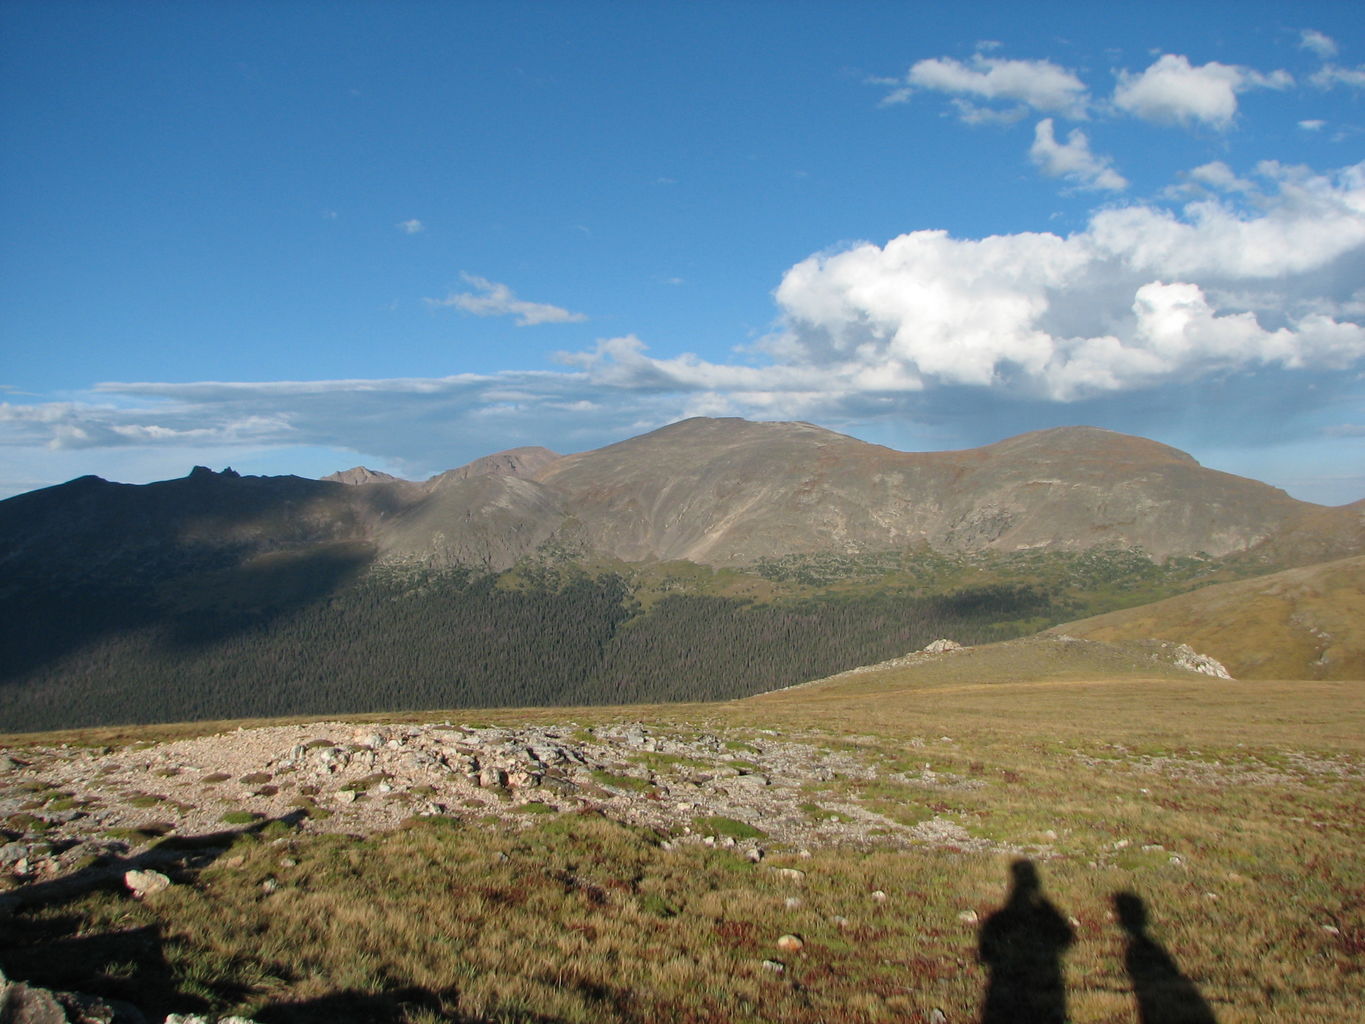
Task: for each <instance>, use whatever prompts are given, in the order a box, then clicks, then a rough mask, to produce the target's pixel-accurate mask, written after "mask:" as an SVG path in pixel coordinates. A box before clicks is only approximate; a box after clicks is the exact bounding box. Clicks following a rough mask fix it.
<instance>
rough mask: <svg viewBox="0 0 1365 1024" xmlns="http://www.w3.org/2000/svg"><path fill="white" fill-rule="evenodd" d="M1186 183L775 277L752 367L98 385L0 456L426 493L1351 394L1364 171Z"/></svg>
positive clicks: (491, 299) (652, 363) (912, 240)
mask: <svg viewBox="0 0 1365 1024" xmlns="http://www.w3.org/2000/svg"><path fill="white" fill-rule="evenodd" d="M1188 177H1189V178H1190V180H1191V181H1192V182H1194V183H1196V184H1197V186H1198V193H1197V198H1195V199H1193V200H1191V201H1189V202H1187V203H1185V204H1184V205H1183V206H1178V207H1175V208H1169V207H1163V206H1158V205H1154V204H1151V203H1138V202H1134V203H1129V204H1127V205H1123V206H1117V207H1112V208H1107V209H1102V210H1100V211H1098V212H1096V213H1094V214H1092V216H1091V217H1090V219H1089V222H1088V223H1087V224H1086V226H1085V228H1084V229H1083V230H1080V231H1077V232H1076V233H1074V234H1071V235H1067V236H1062V235H1057V234H1051V233H1045V232H1021V233H1016V234H1009V235H993V236H989V237H985V238H955V237H952V236H951V235H949V234H948V233H946V232H944V231H915V232H911V233H908V234H904V235H900V236H898V237H896V238H893V239H891V240H890V241H887V242H885V243H884V244H874V243H871V242H865V243H860V244H856V245H852V246H849V247H846V248H843V249H840V250H838V251H832V252H825V253H819V254H815V255H812V256H810V257H808V258H806V259H804V260H802V261H800V262H799V263H797V264H796V265H795V266H793V267H791V268H790V269H788V270H787V271H786V273H785V274H783V275H782V278H781V281H780V283H779V284H778V286H777V288H776V290H775V292H774V298H775V301H776V308H777V316H776V319H775V322H774V325H773V328H772V330H771V331H770V333H769V334H768V335H767V336H766V337H764V338H763V339H762V340H761V342H760V343H759V344H758V346H757V355H758V356H760V357H761V358H760V359H758V360H757V361H755V362H752V363H749V364H746V363H741V362H738V361H729V362H711V361H708V360H704V359H701V358H699V357H696V356H693V355H688V354H684V355H679V356H674V357H669V358H659V357H655V356H652V355H650V354H649V352H648V349H647V348H646V345H645V344H644V342H642V341H641V340H640V339H639V338H637V337H635V336H633V335H627V336H624V337H616V338H609V339H605V340H602V341H600V342H598V343H597V344H596V345H595V346H594V347H593V348H592V349H590V350H587V351H578V352H567V353H561V354H560V355H559V356H558V361H559V362H560V363H561V364H562V367H561V368H560V369H547V370H539V371H509V372H504V373H496V374H458V375H454V376H446V377H438V378H403V379H388V380H332V381H296V382H290V381H276V382H265V383H249V382H200V383H188V384H173V383H162V382H140V383H106V384H101V385H98V386H97V387H96V388H95V389H94V391H93V392H91V393H89V394H87V395H84V396H81V398H80V400H76V401H63V402H49V403H40V404H28V405H25V404H0V445H7V446H11V447H14V448H30V449H32V448H35V447H37V446H42V447H44V448H46V449H47V450H48V451H51V452H71V451H79V450H81V449H90V448H104V449H110V448H125V449H128V448H148V447H165V448H185V447H199V448H210V447H212V448H215V450H216V449H221V448H222V447H224V446H227V447H232V446H238V447H250V446H257V447H259V446H262V445H276V446H301V445H303V446H306V445H313V446H327V447H330V448H343V449H350V450H353V451H356V452H363V453H370V454H372V455H379V456H384V457H387V458H390V459H391V460H394V463H395V464H399V465H401V464H406V465H408V466H411V467H413V468H414V470H415V471H418V472H419V474H420V472H435V471H438V470H440V469H445V468H449V466H451V465H455V464H458V462H459V461H463V458H461V457H460V456H461V455H467V457H473V456H474V455H477V454H483V452H482V451H476V452H473V453H472V454H471V453H469V452H468V450H467V446H468V445H469V444H470V443H471V442H470V439H471V438H474V439H477V440H478V442H479V443H480V444H481V445H486V444H487V440H486V439H488V438H497V439H499V443H500V444H502V445H503V446H510V445H513V444H522V443H545V442H546V441H547V439H548V440H551V441H552V443H554V444H555V445H556V446H557V447H560V448H562V449H563V450H574V449H576V448H581V447H591V446H594V445H596V444H600V443H605V441H607V440H611V439H617V438H620V437H623V436H627V435H629V434H632V433H637V432H640V431H642V430H647V429H651V428H653V427H656V426H660V425H662V424H663V423H667V422H670V421H672V420H674V419H677V418H679V417H680V416H685V415H701V414H705V415H716V414H727V415H730V414H738V415H747V416H752V417H757V418H765V419H801V418H804V419H819V420H821V421H822V422H826V423H832V424H838V423H840V422H853V421H861V422H867V421H868V420H869V419H870V418H871V419H875V418H877V417H883V418H885V417H895V418H899V419H900V420H903V421H918V422H921V423H922V422H926V421H932V420H933V419H934V418H935V417H938V418H940V419H942V418H950V417H952V416H953V415H954V413H953V408H954V407H970V408H971V409H972V410H973V413H972V414H973V417H974V418H976V419H977V420H979V421H980V422H982V423H990V422H991V417H992V415H994V414H993V413H992V410H993V409H994V410H996V411H999V410H1001V409H1005V408H1006V407H1009V406H1011V405H1013V406H1014V407H1016V408H1019V407H1026V406H1029V405H1030V404H1032V405H1033V406H1035V407H1036V406H1038V405H1040V404H1041V405H1052V406H1055V405H1056V404H1057V403H1072V404H1075V405H1076V408H1077V410H1084V412H1082V411H1078V412H1077V415H1076V418H1083V417H1086V416H1089V415H1090V414H1092V413H1093V411H1094V410H1095V409H1096V408H1098V407H1097V406H1095V405H1094V403H1095V402H1097V401H1101V400H1103V401H1104V402H1106V403H1111V404H1112V403H1113V402H1114V401H1115V399H1117V400H1119V401H1120V403H1122V402H1129V403H1130V404H1131V405H1133V406H1134V407H1135V408H1136V407H1137V406H1139V405H1145V406H1147V407H1148V408H1149V411H1150V408H1153V407H1155V406H1158V405H1160V402H1161V401H1162V399H1161V397H1160V396H1161V395H1162V394H1164V393H1166V391H1169V390H1170V389H1175V390H1176V391H1177V392H1178V393H1179V394H1180V395H1181V396H1182V397H1181V398H1180V402H1179V403H1177V407H1180V405H1181V404H1182V403H1183V406H1184V407H1185V408H1188V407H1189V406H1190V405H1191V404H1192V403H1198V402H1215V401H1216V400H1217V399H1216V396H1217V395H1218V394H1219V392H1220V389H1222V388H1224V386H1225V385H1226V382H1227V381H1229V380H1237V379H1245V380H1248V381H1252V382H1253V385H1248V387H1252V386H1255V387H1261V388H1263V390H1262V392H1260V394H1261V395H1262V397H1261V398H1259V399H1258V401H1260V402H1263V403H1265V406H1264V408H1265V409H1267V410H1268V409H1270V408H1271V407H1272V405H1273V404H1274V403H1276V402H1280V403H1284V402H1288V401H1296V402H1301V401H1304V400H1306V399H1305V398H1304V397H1303V396H1304V395H1308V396H1309V397H1308V399H1307V400H1312V399H1311V392H1310V391H1308V390H1307V389H1306V388H1294V387H1291V388H1285V387H1284V386H1283V383H1282V381H1283V373H1285V372H1288V373H1298V374H1301V375H1302V380H1303V381H1304V382H1310V381H1311V382H1313V386H1314V387H1317V386H1319V385H1322V386H1326V382H1328V381H1330V380H1331V379H1333V378H1336V379H1340V380H1349V379H1357V378H1358V377H1359V375H1360V373H1359V368H1360V366H1361V365H1362V363H1363V362H1365V328H1363V327H1362V326H1361V321H1362V319H1365V164H1357V165H1355V166H1351V167H1347V168H1344V169H1342V170H1340V171H1338V172H1336V173H1334V174H1330V175H1317V174H1312V173H1310V172H1308V171H1307V170H1305V169H1302V168H1292V167H1284V166H1281V165H1278V164H1274V163H1265V164H1262V165H1260V166H1259V167H1258V168H1257V169H1256V172H1255V174H1254V176H1251V177H1249V178H1240V177H1238V176H1237V175H1236V174H1234V173H1233V172H1232V171H1231V169H1230V168H1228V167H1226V166H1225V165H1222V164H1207V165H1204V166H1202V167H1200V168H1196V169H1195V171H1193V172H1191V173H1190V175H1189V176H1188ZM1253 178H1254V180H1252V179H1253ZM469 280H470V283H471V284H473V285H475V287H477V288H479V289H480V290H481V292H482V293H483V294H482V295H470V296H456V297H454V299H452V300H451V304H454V305H457V306H460V307H461V308H468V307H469V306H472V307H473V309H472V310H471V311H476V312H477V311H482V312H483V313H485V314H486V315H492V314H494V313H498V314H511V315H516V316H519V317H521V318H522V319H523V320H525V322H527V323H540V322H553V321H562V320H563V319H564V318H565V317H566V316H569V317H577V316H578V315H577V314H567V313H566V312H565V311H563V310H559V309H558V307H545V306H542V305H540V304H535V303H523V302H521V301H520V300H517V299H515V297H514V296H512V295H511V293H510V291H508V290H507V289H505V288H504V287H503V286H500V285H496V284H494V283H492V282H488V281H485V280H483V279H481V278H473V277H471V278H469ZM456 300H463V301H456ZM550 311H552V312H550ZM753 356H754V353H750V356H749V358H750V359H753ZM1343 370H1346V371H1349V373H1347V374H1343V373H1342V371H1343ZM1267 374H1278V376H1275V377H1274V378H1273V381H1274V383H1273V385H1271V384H1265V383H1264V382H1265V381H1267V380H1270V379H1271V378H1269V377H1267V376H1266V375H1267ZM1352 375H1354V376H1352ZM1257 382H1259V383H1257ZM1163 389H1165V390H1163ZM1182 389H1183V390H1182ZM1191 389H1193V390H1191ZM1144 396H1146V397H1144ZM1087 403H1090V404H1087ZM1105 408H1106V409H1109V408H1110V406H1109V405H1106V406H1105ZM1001 418H1002V420H1008V419H1009V417H1008V416H1005V415H1003V414H1002V415H1001ZM1266 419H1267V423H1273V424H1274V429H1280V426H1281V423H1280V421H1276V420H1274V417H1270V416H1267V417H1266ZM1139 426H1140V424H1139ZM989 429H995V428H994V427H991V428H989ZM1000 429H1001V430H1002V432H1003V431H1004V430H1008V429H1009V428H1008V424H1007V423H1006V425H1005V426H1003V427H1001V428H1000ZM1238 429H1244V428H1238ZM1266 429H1271V427H1270V426H1267V427H1266ZM462 446H465V447H463V448H462ZM457 453H458V454H457Z"/></svg>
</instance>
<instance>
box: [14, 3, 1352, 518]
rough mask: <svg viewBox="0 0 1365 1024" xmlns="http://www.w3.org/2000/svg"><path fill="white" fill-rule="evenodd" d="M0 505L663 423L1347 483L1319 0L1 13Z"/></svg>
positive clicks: (1328, 494) (1341, 258)
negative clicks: (814, 429) (1036, 434)
mask: <svg viewBox="0 0 1365 1024" xmlns="http://www.w3.org/2000/svg"><path fill="white" fill-rule="evenodd" d="M0 132H2V133H3V134H2V136H0V137H3V140H4V141H3V148H0V203H2V204H3V209H0V214H2V217H0V225H3V228H2V230H3V240H4V245H3V249H2V251H0V261H3V262H0V353H3V355H0V495H5V494H13V493H18V492H20V491H23V490H27V489H30V488H33V487H39V486H45V485H48V484H52V483H57V482H60V481H62V480H66V479H69V478H71V477H74V476H78V475H81V474H84V473H96V474H99V475H101V476H104V477H106V478H110V479H117V480H127V481H133V482H140V481H146V480H152V479H160V478H166V477H172V476H180V475H183V474H184V473H185V472H187V471H188V469H189V468H190V467H191V466H192V465H194V464H196V463H202V464H206V465H210V466H213V467H215V468H217V467H221V466H225V465H232V466H234V467H235V468H236V469H238V470H239V471H241V472H246V473H286V472H293V473H298V474H301V475H304V476H317V475H321V474H324V473H327V472H330V471H332V470H334V469H340V468H344V467H346V466H350V465H354V464H357V463H363V464H366V465H369V466H371V467H373V468H377V469H384V470H387V471H390V472H394V473H397V474H399V475H403V476H407V477H410V478H423V477H425V476H427V475H430V474H433V473H436V472H439V471H441V470H444V469H447V468H450V467H453V466H456V465H459V464H461V463H463V462H466V461H468V460H470V459H472V458H475V457H478V456H479V455H483V454H487V453H489V452H492V451H496V450H500V449H504V448H508V447H512V446H516V445H523V444H543V445H546V446H548V447H551V448H554V449H555V450H557V451H563V452H568V451H576V450H582V449H586V448H592V447H597V446H599V445H602V444H606V443H610V442H612V441H616V440H621V439H623V438H626V437H629V436H632V435H634V434H638V433H641V432H644V431H646V430H650V429H653V428H655V427H658V426H662V425H664V424H666V423H669V422H672V421H674V420H676V419H679V418H682V417H684V416H689V415H741V416H748V417H751V418H757V419H802V420H808V421H811V422H815V423H819V424H821V425H823V426H827V427H830V428H832V429H836V430H840V431H843V432H845V433H849V434H852V435H854V436H857V437H861V438H864V439H867V440H870V441H876V442H878V443H882V444H887V445H891V446H892V447H896V448H901V449H905V450H931V449H943V448H960V447H969V446H974V445H978V444H984V443H989V442H991V441H995V440H999V439H1001V438H1003V437H1006V436H1009V435H1012V434H1017V433H1021V432H1023V431H1026V430H1033V429H1038V428H1042V427H1049V426H1057V425H1061V424H1069V423H1089V424H1094V425H1097V426H1103V427H1109V428H1112V429H1116V430H1123V431H1127V432H1130V433H1137V434H1143V435H1145V436H1149V437H1153V438H1156V439H1158V440H1161V441H1164V442H1166V443H1169V444H1173V445H1176V446H1177V447H1180V448H1183V449H1185V450H1187V451H1189V452H1191V453H1192V454H1193V455H1195V456H1196V457H1197V458H1199V459H1200V461H1202V462H1203V463H1204V464H1205V465H1209V466H1213V467H1215V468H1219V469H1225V470H1228V471H1230V472H1236V473H1240V474H1243V475H1248V476H1253V477H1256V478H1258V479H1263V480H1266V481H1268V482H1270V483H1274V484H1276V485H1278V486H1282V487H1285V488H1286V489H1287V490H1289V491H1290V493H1292V494H1294V495H1295V496H1297V497H1301V498H1304V499H1307V500H1313V501H1319V502H1323V503H1328V504H1336V503H1344V502H1347V501H1354V500H1357V499H1360V498H1362V497H1365V327H1362V324H1363V323H1365V13H1362V11H1361V9H1360V7H1359V5H1356V4H1350V3H1337V2H1331V3H1295V4H1287V3H1257V2H1254V0H1253V2H1238V3H1226V4H1224V3H1217V2H1206V3H1198V4H1190V3H1188V2H1186V3H1179V4H1162V3H1149V4H1143V5H1125V6H1122V7H1118V8H1115V7H1113V6H1108V7H1106V8H1105V9H1104V10H1103V11H1100V9H1099V5H1092V4H1080V3H1069V4H1060V3H1058V4H1047V3H1043V4H1021V3H1018V2H1014V3H1008V4H989V3H971V2H964V3H958V4H927V3H926V4H921V3H862V4H835V3H801V2H788V3H759V2H749V3H745V2H739V0H731V2H726V3H719V2H717V3H663V2H660V3H591V2H569V0H561V2H556V3H523V2H516V0H509V2H505V3H494V4H488V3H480V4H474V3H458V2H451V3H425V2H424V3H416V2H401V0H400V2H388V3H379V2H374V3H359V2H339V3H289V2H272V3H264V2H261V3H253V2H238V3H212V2H209V3H198V4H178V5H177V4H163V3H145V4H139V3H133V2H126V3H118V4H109V3H75V2H43V3H37V2H25V0H11V2H10V3H7V4H5V5H3V6H0Z"/></svg>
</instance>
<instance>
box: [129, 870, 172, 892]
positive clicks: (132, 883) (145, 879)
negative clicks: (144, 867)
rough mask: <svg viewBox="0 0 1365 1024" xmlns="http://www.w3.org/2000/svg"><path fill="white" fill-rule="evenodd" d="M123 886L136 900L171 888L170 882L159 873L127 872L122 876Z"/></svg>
mask: <svg viewBox="0 0 1365 1024" xmlns="http://www.w3.org/2000/svg"><path fill="white" fill-rule="evenodd" d="M123 884H124V885H126V886H127V887H128V891H129V892H131V893H132V894H133V895H134V896H136V897H137V898H138V899H142V898H143V897H144V896H150V895H152V894H153V893H158V892H161V891H162V890H163V889H169V888H170V887H171V880H170V879H169V878H167V877H166V876H165V875H163V874H162V873H161V872H160V871H138V870H136V869H135V870H133V871H127V872H124V875H123Z"/></svg>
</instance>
